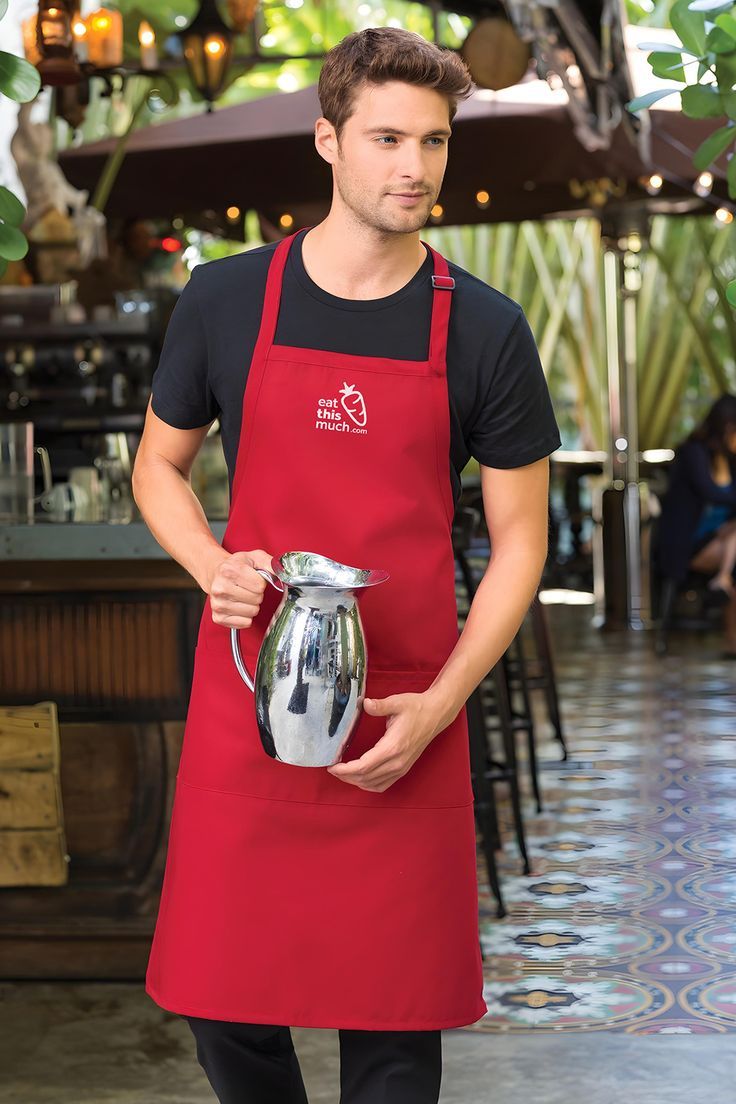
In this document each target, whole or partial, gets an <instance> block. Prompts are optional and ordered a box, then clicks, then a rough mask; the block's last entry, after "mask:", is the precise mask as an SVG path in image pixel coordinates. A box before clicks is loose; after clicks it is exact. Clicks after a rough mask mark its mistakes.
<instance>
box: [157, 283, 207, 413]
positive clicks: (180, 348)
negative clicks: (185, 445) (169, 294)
mask: <svg viewBox="0 0 736 1104" xmlns="http://www.w3.org/2000/svg"><path fill="white" fill-rule="evenodd" d="M200 279H201V275H200V273H199V266H198V267H197V268H195V269H194V271H193V272H192V275H191V276H190V278H189V281H188V283H186V284H185V285H184V288H183V289H182V292H181V294H180V295H179V298H178V300H177V302H176V305H175V306H174V309H173V311H172V312H171V318H170V319H169V324H168V326H167V328H166V333H165V335H164V341H163V346H162V349H161V356H160V357H159V361H158V364H157V366H156V370H155V371H154V373H153V378H152V380H151V406H152V407H153V412H154V414H155V415H156V416H157V417H159V418H161V420H162V421H164V422H167V423H168V425H170V426H174V428H175V429H196V428H197V427H198V426H203V425H207V424H208V423H209V422H212V421H214V419H215V418H216V417H217V415H218V413H219V409H218V405H217V401H216V399H215V396H214V395H213V393H212V390H211V388H210V383H209V373H208V355H207V334H206V331H205V325H204V318H203V316H202V310H201V307H200V303H199V298H198V294H197V287H198V284H199V280H200Z"/></svg>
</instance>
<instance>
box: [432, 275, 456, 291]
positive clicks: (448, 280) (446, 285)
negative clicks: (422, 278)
mask: <svg viewBox="0 0 736 1104" xmlns="http://www.w3.org/2000/svg"><path fill="white" fill-rule="evenodd" d="M432 287H433V288H442V290H443V291H454V288H455V278H454V276H432Z"/></svg>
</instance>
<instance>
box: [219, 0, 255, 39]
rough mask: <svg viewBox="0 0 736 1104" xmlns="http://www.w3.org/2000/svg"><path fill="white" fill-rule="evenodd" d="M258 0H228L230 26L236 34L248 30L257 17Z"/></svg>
mask: <svg viewBox="0 0 736 1104" xmlns="http://www.w3.org/2000/svg"><path fill="white" fill-rule="evenodd" d="M257 9H258V0H227V14H228V18H229V20H230V26H231V27H232V29H233V30H234V31H235V33H236V34H243V32H244V31H247V30H248V27H250V25H251V23H252V22H253V20H254V18H255V14H256V11H257Z"/></svg>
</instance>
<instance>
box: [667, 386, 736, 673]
mask: <svg viewBox="0 0 736 1104" xmlns="http://www.w3.org/2000/svg"><path fill="white" fill-rule="evenodd" d="M659 563H660V567H661V570H662V572H663V574H664V575H666V576H667V577H669V578H671V579H673V580H675V582H678V583H679V582H682V581H683V580H684V579H685V577H686V575H687V572H688V570H690V571H697V572H702V573H704V574H707V575H710V576H711V578H710V579H709V580H708V583H707V592H706V598H707V600H708V601H709V602H710V603H713V604H719V605H723V606H724V607H725V615H724V627H725V638H726V648H725V651H724V654H725V655H728V656H729V657H734V658H736V584H735V583H734V568H735V567H736V395H731V394H724V395H721V397H720V398H718V399H716V401H715V402H714V403H713V405H712V406H711V408H710V410H709V411H708V413H707V414H706V416H705V418H703V420H702V421H701V422H700V424H699V425H697V426H696V427H695V429H693V430H692V432H691V433H690V434H689V436H688V437H687V438H686V439H685V440H684V441H682V442H681V444H680V445H678V447H677V448H676V449H675V458H674V460H673V462H672V466H671V468H670V472H669V483H668V488H667V492H666V494H665V495H664V497H663V499H662V516H661V519H660V525H659Z"/></svg>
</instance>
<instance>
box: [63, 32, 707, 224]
mask: <svg viewBox="0 0 736 1104" xmlns="http://www.w3.org/2000/svg"><path fill="white" fill-rule="evenodd" d="M626 30H627V32H629V33H630V34H631V32H632V31H634V32H641V31H642V30H647V31H649V32H650V29H649V28H643V29H642V28H631V27H628V28H626ZM639 37H641V35H639ZM636 53H639V55H640V56H639V58H637V59H634V58H633V57H632V61H633V60H636V61H639V62H644V57H643V55H642V54H641V53H640V52H639V51H636ZM652 81H653V78H652ZM650 84H651V86H656V82H654V83H652V82H650ZM666 103H667V101H665V104H666ZM320 114H321V112H320V106H319V101H318V99H317V89H316V86H312V87H309V88H306V89H302V90H301V91H299V92H292V93H279V94H277V95H272V96H267V97H263V98H261V99H258V100H251V101H248V102H247V103H243V104H238V105H236V106H234V107H227V108H221V109H219V110H217V111H215V112H212V113H211V114H201V115H197V116H193V117H189V118H186V119H177V120H174V121H172V122H168V123H161V124H155V125H152V126H149V127H146V128H143V129H140V130H137V131H135V132H134V133H133V134H132V135H131V136H130V138H129V140H128V143H127V150H126V154H125V157H124V159H123V163H122V167H121V169H120V172H119V174H118V176H117V178H116V181H115V184H114V186H113V189H112V192H111V194H110V197H109V199H108V202H107V204H106V207H105V213H106V214H108V215H119V216H142V217H145V216H162V217H168V216H171V215H172V214H180V215H187V214H190V213H195V212H201V211H203V210H213V211H224V210H225V209H226V208H227V207H229V206H231V205H236V206H238V207H239V208H240V209H241V210H245V209H247V208H256V209H257V210H259V211H260V212H262V213H263V214H264V215H266V217H267V218H268V219H269V220H270V221H274V222H275V221H277V220H278V216H279V215H281V214H283V213H285V212H289V213H290V214H291V215H292V217H293V220H294V222H293V225H294V226H295V227H298V226H300V225H306V224H308V223H312V222H314V221H316V220H319V219H320V218H322V217H323V216H324V214H325V213H326V211H327V208H328V204H329V197H330V194H331V190H332V183H331V173H330V169H329V166H327V165H326V164H325V162H323V161H322V159H321V158H320V157H319V155H318V154H317V152H316V150H315V148H314V137H313V135H314V122H315V119H316V118H318V116H319V115H320ZM650 119H651V120H652V165H653V166H656V167H657V168H658V169H659V170H660V171H663V173H664V175H665V184H664V186H663V188H662V190H661V191H660V193H659V195H658V196H657V197H654V198H652V197H649V196H648V194H647V192H646V190H645V189H644V188H643V187H642V185H641V184H640V183H639V181H640V178H642V177H646V176H647V175H648V173H649V172H651V167H650V166H649V165H648V164H647V162H646V160H645V158H643V157H642V155H641V153H640V151H639V148H638V145H637V141H636V135H635V128H634V124H632V121H631V120H630V119H629V118H624V119H623V120H622V121H621V123H620V124H619V126H618V127H617V128H616V129H615V130H614V131H613V133H612V136H611V143H610V146H609V147H608V148H606V149H598V150H594V151H591V150H588V149H586V148H585V146H584V145H583V144H582V143H581V141H580V140H579V139H578V137H577V136H576V133H575V127H574V125H573V122H572V119H571V116H570V113H569V111H568V100H567V94H566V92H565V91H564V90H563V89H557V90H554V89H552V88H550V86H549V84H548V83H547V81H543V80H539V79H536V78H535V77H533V76H531V75H530V76H529V77H528V79H525V80H524V81H522V82H521V83H519V84H517V85H514V86H513V87H512V88H507V89H502V90H501V91H499V92H491V91H487V90H478V91H476V92H475V93H474V95H473V96H472V97H471V98H470V99H469V100H467V101H465V102H463V103H461V104H460V107H459V110H458V113H457V116H456V119H455V122H454V126H453V135H452V138H451V140H450V158H449V163H448V168H447V173H446V175H445V181H444V184H443V189H442V194H441V197H440V202H441V203H442V206H443V208H444V216H443V223H444V224H445V225H449V224H455V225H458V224H460V225H462V224H469V223H476V222H511V221H520V220H522V219H539V218H555V217H559V216H568V217H571V216H575V215H580V214H595V213H597V210H598V207H597V203H596V197H599V196H600V189H597V188H595V187H587V186H586V185H584V184H583V185H582V192H583V194H582V195H581V188H580V187H576V185H575V183H574V182H575V181H578V182H586V181H588V182H592V181H601V180H604V181H605V180H609V181H611V182H612V186H613V189H614V198H615V201H616V203H619V202H631V201H638V202H641V201H646V202H647V205H648V207H649V208H650V209H653V210H657V209H660V210H665V209H672V201H673V200H683V198H684V199H686V200H689V201H691V202H694V204H695V205H698V201H697V200H693V196H692V192H691V191H690V184H691V182H692V181H693V180H694V179H695V176H696V173H695V170H694V169H693V167H692V163H691V162H690V160H689V156H688V153H687V151H688V149H694V148H696V147H697V145H698V144H699V142H700V141H701V140H702V138H703V137H704V136H705V135H706V134H707V133H708V132H709V131H710V130H712V129H713V125H712V120H705V121H702V120H696V119H688V118H686V117H685V116H683V115H682V114H681V113H680V112H679V111H672V110H668V109H667V107H666V106H663V107H659V108H655V109H653V110H652V111H651V112H650ZM114 148H115V140H114V139H106V140H103V141H100V142H92V143H87V144H86V145H82V146H79V147H77V148H72V149H69V150H65V151H63V152H61V153H60V155H59V161H60V164H61V166H62V168H63V171H64V173H65V175H66V176H67V178H68V179H69V180H70V182H71V183H72V184H74V185H75V186H76V187H79V188H87V189H89V190H90V192H92V191H93V189H94V186H95V184H96V182H97V180H98V179H99V176H100V173H101V172H102V168H103V166H104V164H105V161H106V159H107V157H108V156H109V154H110V153H111V152H112V150H113V149H114ZM683 151H684V152H683ZM678 181H681V182H682V183H678ZM683 185H684V187H683ZM480 190H483V191H487V192H488V193H489V194H490V197H491V200H490V204H489V205H488V206H487V207H480V206H479V205H478V203H477V202H476V193H477V192H478V191H480ZM604 194H605V185H604ZM723 194H724V195H725V186H724V190H723ZM616 196H617V197H618V198H616ZM675 209H678V208H677V207H675ZM679 209H683V207H682V204H680V206H679Z"/></svg>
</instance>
